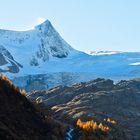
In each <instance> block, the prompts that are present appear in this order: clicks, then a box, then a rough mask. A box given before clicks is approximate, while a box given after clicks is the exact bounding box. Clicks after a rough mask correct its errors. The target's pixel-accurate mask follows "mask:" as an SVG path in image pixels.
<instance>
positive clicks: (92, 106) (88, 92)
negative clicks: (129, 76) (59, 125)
mask: <svg viewBox="0 0 140 140" xmlns="http://www.w3.org/2000/svg"><path fill="white" fill-rule="evenodd" d="M139 91H140V80H139V79H133V80H128V81H120V82H118V83H116V84H114V83H113V81H112V80H105V79H99V78H98V79H96V80H93V81H90V82H82V83H79V84H75V85H72V86H64V87H63V86H58V87H55V88H52V89H50V90H47V91H45V90H44V91H34V92H32V93H31V94H30V95H29V99H30V100H32V101H34V100H35V99H36V98H37V97H38V96H40V97H42V99H43V101H44V103H45V104H46V106H50V107H51V108H52V110H53V111H54V112H55V113H54V115H55V117H57V118H59V119H62V120H63V118H65V120H66V121H68V122H75V120H77V119H79V118H80V119H82V120H85V121H87V120H92V119H93V120H103V119H104V118H107V117H110V118H114V119H115V120H117V122H118V123H119V124H120V125H121V128H122V129H124V131H125V133H126V134H127V135H128V136H129V137H130V139H135V140H139V139H140V133H139V132H140V92H139ZM117 139H118V140H120V139H121V138H119V137H118V138H117Z"/></svg>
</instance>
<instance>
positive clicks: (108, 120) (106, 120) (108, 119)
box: [104, 118, 117, 124]
mask: <svg viewBox="0 0 140 140" xmlns="http://www.w3.org/2000/svg"><path fill="white" fill-rule="evenodd" d="M104 121H105V122H109V123H111V124H117V122H116V121H115V120H113V119H111V118H107V119H104Z"/></svg>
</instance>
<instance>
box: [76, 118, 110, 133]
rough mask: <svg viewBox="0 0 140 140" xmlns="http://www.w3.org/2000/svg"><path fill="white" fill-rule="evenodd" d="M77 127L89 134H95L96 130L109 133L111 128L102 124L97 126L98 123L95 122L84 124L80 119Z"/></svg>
mask: <svg viewBox="0 0 140 140" xmlns="http://www.w3.org/2000/svg"><path fill="white" fill-rule="evenodd" d="M76 125H77V126H78V127H79V128H81V129H83V130H85V131H88V132H93V131H95V130H101V131H102V132H104V133H108V132H109V127H107V126H104V125H103V124H102V123H100V124H99V125H98V124H97V122H95V121H93V120H92V121H87V122H82V121H81V120H80V119H78V121H77V123H76Z"/></svg>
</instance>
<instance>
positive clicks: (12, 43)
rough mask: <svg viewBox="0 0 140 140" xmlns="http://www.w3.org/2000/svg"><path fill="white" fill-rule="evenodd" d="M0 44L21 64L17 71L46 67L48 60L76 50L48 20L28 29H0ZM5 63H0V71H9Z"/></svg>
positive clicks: (64, 56)
mask: <svg viewBox="0 0 140 140" xmlns="http://www.w3.org/2000/svg"><path fill="white" fill-rule="evenodd" d="M0 46H3V48H4V49H5V50H6V51H7V52H9V53H10V55H11V57H13V60H14V61H16V62H17V63H19V64H21V65H22V66H23V67H18V69H19V70H18V71H17V72H19V71H20V70H23V69H24V68H28V69H32V67H34V66H35V67H40V68H43V69H46V66H45V65H46V63H48V62H49V61H51V60H53V59H62V58H66V57H68V56H69V55H71V54H73V52H76V50H74V49H73V48H72V47H71V46H70V45H69V44H68V43H67V42H66V41H65V40H64V39H63V38H62V37H61V36H60V35H59V33H58V32H57V31H56V30H55V28H54V27H53V26H52V24H51V22H50V21H49V20H46V21H45V22H43V23H42V24H40V25H37V26H35V28H34V29H33V30H29V31H21V32H20V31H11V30H0ZM0 51H1V50H0ZM0 53H1V52H0ZM0 59H2V58H1V57H0ZM8 62H9V61H8ZM7 65H8V64H6V65H5V64H3V65H1V66H0V71H1V72H11V70H9V66H7ZM9 65H11V63H9ZM17 66H18V65H17ZM1 69H2V70H1Z"/></svg>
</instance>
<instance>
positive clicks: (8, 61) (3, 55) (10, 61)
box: [0, 45, 23, 73]
mask: <svg viewBox="0 0 140 140" xmlns="http://www.w3.org/2000/svg"><path fill="white" fill-rule="evenodd" d="M22 67H23V66H22V65H21V64H19V63H18V62H16V61H15V60H14V58H13V56H12V55H11V54H10V52H9V51H8V50H6V49H5V48H4V46H2V45H0V72H10V73H18V72H19V70H20V68H22Z"/></svg>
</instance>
